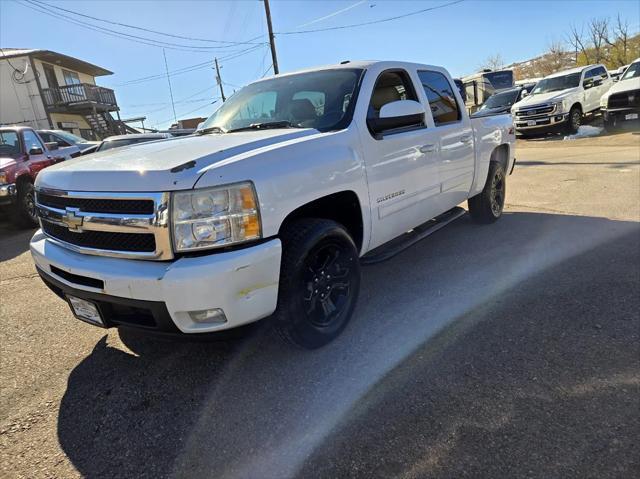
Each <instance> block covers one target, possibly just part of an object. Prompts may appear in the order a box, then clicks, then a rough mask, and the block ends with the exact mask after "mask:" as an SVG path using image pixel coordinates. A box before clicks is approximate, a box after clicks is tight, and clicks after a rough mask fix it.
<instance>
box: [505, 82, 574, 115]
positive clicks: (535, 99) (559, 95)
mask: <svg viewBox="0 0 640 479" xmlns="http://www.w3.org/2000/svg"><path fill="white" fill-rule="evenodd" d="M579 92H580V87H574V88H567V89H565V90H559V91H550V92H549V93H540V94H538V95H529V96H526V97H524V98H523V99H522V100H520V101H519V102H518V103H516V104H514V105H513V108H514V109H515V110H518V109H520V108H524V107H527V106H532V105H539V104H540V103H549V102H552V101H560V100H564V99H565V98H566V97H568V96H571V95H574V94H576V93H579Z"/></svg>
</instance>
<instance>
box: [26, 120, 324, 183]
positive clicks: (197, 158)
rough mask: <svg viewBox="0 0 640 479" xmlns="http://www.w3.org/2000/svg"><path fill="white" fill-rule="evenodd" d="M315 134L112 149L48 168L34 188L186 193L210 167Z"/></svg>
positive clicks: (236, 136) (275, 133)
mask: <svg viewBox="0 0 640 479" xmlns="http://www.w3.org/2000/svg"><path fill="white" fill-rule="evenodd" d="M317 133H318V131H317V130H314V129H295V130H293V129H273V130H264V131H243V132H236V133H224V134H219V133H211V134H206V135H201V136H200V135H196V136H185V137H179V138H173V139H169V140H161V141H152V142H148V143H141V144H138V145H132V146H126V147H122V148H114V149H113V150H107V151H105V152H98V153H94V154H91V155H87V156H81V157H78V158H75V159H73V160H68V161H65V162H63V163H59V164H57V165H54V166H51V167H49V168H47V169H46V170H44V171H42V172H41V173H40V174H39V175H38V178H37V180H36V186H37V187H38V188H51V189H56V190H64V191H129V192H139V191H149V192H151V191H173V190H183V189H190V188H193V186H194V185H195V183H196V182H197V181H198V179H199V178H200V176H201V175H202V174H203V172H204V171H205V170H206V169H207V168H208V167H210V166H211V165H213V164H215V163H218V162H221V161H224V160H229V159H233V157H235V156H239V155H242V158H246V156H247V155H243V153H247V152H250V151H258V150H262V149H270V148H274V147H278V146H280V145H282V144H284V143H290V142H299V141H305V138H306V137H309V136H310V135H314V134H317Z"/></svg>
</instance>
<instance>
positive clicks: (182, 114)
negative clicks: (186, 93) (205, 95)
mask: <svg viewBox="0 0 640 479" xmlns="http://www.w3.org/2000/svg"><path fill="white" fill-rule="evenodd" d="M217 101H218V100H214V101H212V102H211V101H208V102H207V103H206V104H204V105H200V106H199V107H198V108H194V109H193V110H190V111H187V112H184V113H180V115H178V116H186V115H190V114H191V113H195V112H196V111H199V110H202V109H203V108H206V107H208V106H210V105H213V104H215V103H216V102H217ZM168 121H171V118H167V119H166V120H162V121H157V122H155V124H156V125H161V124H162V123H166V122H168Z"/></svg>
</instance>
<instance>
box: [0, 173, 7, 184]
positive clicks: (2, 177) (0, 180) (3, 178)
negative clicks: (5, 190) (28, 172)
mask: <svg viewBox="0 0 640 479" xmlns="http://www.w3.org/2000/svg"><path fill="white" fill-rule="evenodd" d="M5 183H8V181H7V174H6V173H5V172H4V171H0V185H4V184H5Z"/></svg>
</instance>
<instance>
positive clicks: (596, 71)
mask: <svg viewBox="0 0 640 479" xmlns="http://www.w3.org/2000/svg"><path fill="white" fill-rule="evenodd" d="M593 74H594V76H598V75H599V76H601V77H603V78H606V77H608V76H609V75H608V74H607V70H605V68H604V67H598V68H595V69H594V70H593Z"/></svg>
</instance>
